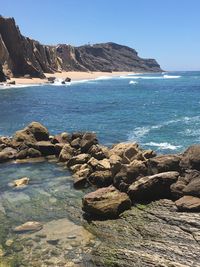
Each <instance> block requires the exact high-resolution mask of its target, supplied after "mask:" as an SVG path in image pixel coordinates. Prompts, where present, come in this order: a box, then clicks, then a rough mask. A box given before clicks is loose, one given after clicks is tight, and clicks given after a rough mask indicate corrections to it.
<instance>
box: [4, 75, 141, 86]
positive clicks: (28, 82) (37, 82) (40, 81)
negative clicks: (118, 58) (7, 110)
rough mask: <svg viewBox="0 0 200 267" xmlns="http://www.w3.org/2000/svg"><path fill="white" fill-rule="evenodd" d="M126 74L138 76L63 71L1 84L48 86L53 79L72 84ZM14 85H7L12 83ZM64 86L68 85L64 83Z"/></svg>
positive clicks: (11, 80)
mask: <svg viewBox="0 0 200 267" xmlns="http://www.w3.org/2000/svg"><path fill="white" fill-rule="evenodd" d="M128 74H139V73H138V72H123V71H122V72H100V71H97V72H82V71H64V72H55V73H45V76H46V78H45V79H41V78H25V77H17V78H15V77H13V78H11V79H10V80H8V83H5V84H3V86H8V87H9V86H15V85H16V86H19V85H27V86H28V85H44V84H49V81H48V78H49V77H55V78H56V79H60V80H65V79H66V78H67V77H69V78H70V79H71V81H72V82H75V81H82V80H94V79H97V78H100V77H118V76H121V75H128ZM14 81H15V84H9V83H10V82H11V83H12V82H14ZM66 84H68V83H67V82H66Z"/></svg>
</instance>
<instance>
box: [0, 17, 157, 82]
mask: <svg viewBox="0 0 200 267" xmlns="http://www.w3.org/2000/svg"><path fill="white" fill-rule="evenodd" d="M0 66H1V68H2V70H3V73H4V75H5V76H7V77H12V76H23V75H26V74H30V75H31V76H32V77H40V78H44V77H45V75H44V73H45V72H47V73H53V72H55V71H110V72H111V71H140V72H158V71H161V68H160V66H159V64H158V63H157V62H156V60H154V59H143V58H140V57H139V56H138V54H137V52H136V51H135V50H134V49H132V48H129V47H127V46H123V45H118V44H115V43H103V44H95V45H84V46H80V47H73V46H71V45H66V44H60V45H57V46H49V45H42V44H40V43H39V42H38V41H35V40H32V39H30V38H28V37H24V36H23V35H22V34H21V33H20V30H19V28H18V27H17V26H16V23H15V20H14V19H13V18H4V17H0ZM0 72H1V70H0ZM1 73H2V72H1ZM0 76H2V77H3V74H2V75H0ZM3 79H4V77H3V78H1V81H3Z"/></svg>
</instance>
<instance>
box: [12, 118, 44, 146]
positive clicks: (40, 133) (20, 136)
mask: <svg viewBox="0 0 200 267" xmlns="http://www.w3.org/2000/svg"><path fill="white" fill-rule="evenodd" d="M13 139H14V140H15V141H17V142H26V143H35V142H37V141H47V140H49V132H48V130H47V128H45V127H44V126H43V125H42V124H40V123H39V122H32V123H30V124H29V125H28V126H27V127H25V128H24V129H22V130H19V131H17V132H16V133H15V135H14V138H13Z"/></svg>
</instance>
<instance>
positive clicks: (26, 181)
mask: <svg viewBox="0 0 200 267" xmlns="http://www.w3.org/2000/svg"><path fill="white" fill-rule="evenodd" d="M29 181H30V179H29V178H28V177H23V178H21V179H17V180H15V181H14V182H13V186H14V187H24V186H26V185H28V184H29Z"/></svg>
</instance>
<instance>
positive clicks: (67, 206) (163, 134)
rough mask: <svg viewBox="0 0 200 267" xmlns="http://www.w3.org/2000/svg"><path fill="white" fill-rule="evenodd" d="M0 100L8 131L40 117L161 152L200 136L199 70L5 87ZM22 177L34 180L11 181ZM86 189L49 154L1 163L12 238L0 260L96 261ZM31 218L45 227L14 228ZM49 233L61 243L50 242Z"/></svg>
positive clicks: (52, 124) (1, 215) (2, 234)
mask: <svg viewBox="0 0 200 267" xmlns="http://www.w3.org/2000/svg"><path fill="white" fill-rule="evenodd" d="M0 103H1V104H0V135H3V136H5V135H8V136H10V135H12V134H13V133H14V132H15V131H16V130H18V129H21V128H23V127H24V126H26V125H27V124H28V123H30V122H32V121H39V122H41V123H43V124H44V125H45V126H46V127H47V128H48V129H49V130H50V133H51V134H56V133H60V132H63V131H68V132H73V131H95V132H96V133H97V135H98V137H99V140H100V142H101V143H102V144H105V145H112V144H113V143H117V142H138V143H139V144H140V145H141V146H142V147H143V148H151V149H154V150H156V151H157V153H178V152H181V151H183V150H184V149H186V147H187V146H189V145H191V144H194V143H199V142H200V72H174V73H173V72H170V73H163V74H145V75H128V76H121V77H115V78H107V77H101V78H98V79H95V80H90V81H81V82H72V83H71V84H67V85H64V86H63V85H61V83H60V82H59V81H58V82H57V83H56V84H55V85H43V86H31V87H25V86H23V87H20V86H18V87H17V88H16V87H13V88H9V89H5V88H4V87H2V88H1V89H0ZM22 177H28V178H29V179H30V182H29V185H28V186H27V187H24V188H22V189H15V188H13V187H12V186H11V183H12V182H13V181H14V180H15V179H19V178H22ZM87 190H90V189H83V190H75V189H74V187H73V178H72V176H71V174H70V173H69V171H68V170H67V169H66V168H65V167H64V166H62V165H60V164H57V163H56V162H52V160H50V162H48V161H45V162H38V163H37V162H35V163H20V164H15V163H4V164H1V165H0V244H1V243H2V244H4V242H6V240H11V242H14V245H12V246H13V248H12V250H11V252H10V250H9V249H10V248H8V249H7V250H6V247H5V246H4V247H2V246H1V245H0V253H1V254H2V253H3V255H4V254H5V255H4V258H1V259H0V265H1V264H3V265H2V266H21V264H24V265H23V266H30V262H31V263H34V264H35V265H34V266H49V265H48V264H49V262H50V263H51V264H52V265H51V266H58V265H57V264H58V262H59V264H60V265H59V266H75V265H73V264H74V263H77V261H78V262H82V263H84V264H85V265H81V266H91V267H93V266H96V265H93V264H91V265H89V261H90V259H89V258H88V257H89V256H91V255H92V253H91V251H92V249H93V248H94V247H98V246H99V238H100V240H104V238H105V236H103V237H96V236H95V235H94V234H93V232H90V231H89V230H87V227H85V222H84V221H83V220H82V219H81V218H82V210H81V206H82V204H81V199H82V197H83V195H84V194H85V193H86V192H87ZM27 221H39V222H42V224H43V225H44V227H43V229H42V230H41V231H40V232H36V234H34V233H27V234H22V235H20V234H18V235H15V234H14V233H13V231H12V229H13V228H14V227H16V226H18V225H20V224H22V223H24V222H27ZM37 233H39V234H40V235H37ZM52 240H53V241H54V242H59V244H58V245H56V246H53V245H52V242H53V241H52ZM9 242H10V241H9ZM4 250H5V251H4ZM9 253H11V254H9ZM2 260H3V262H2ZM10 262H12V265H9V264H8V263H10ZM66 262H67V263H68V264H69V265H65V264H66ZM10 264H11V263H10ZM25 264H27V265H25ZM44 264H47V265H44ZM76 266H77V265H76Z"/></svg>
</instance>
